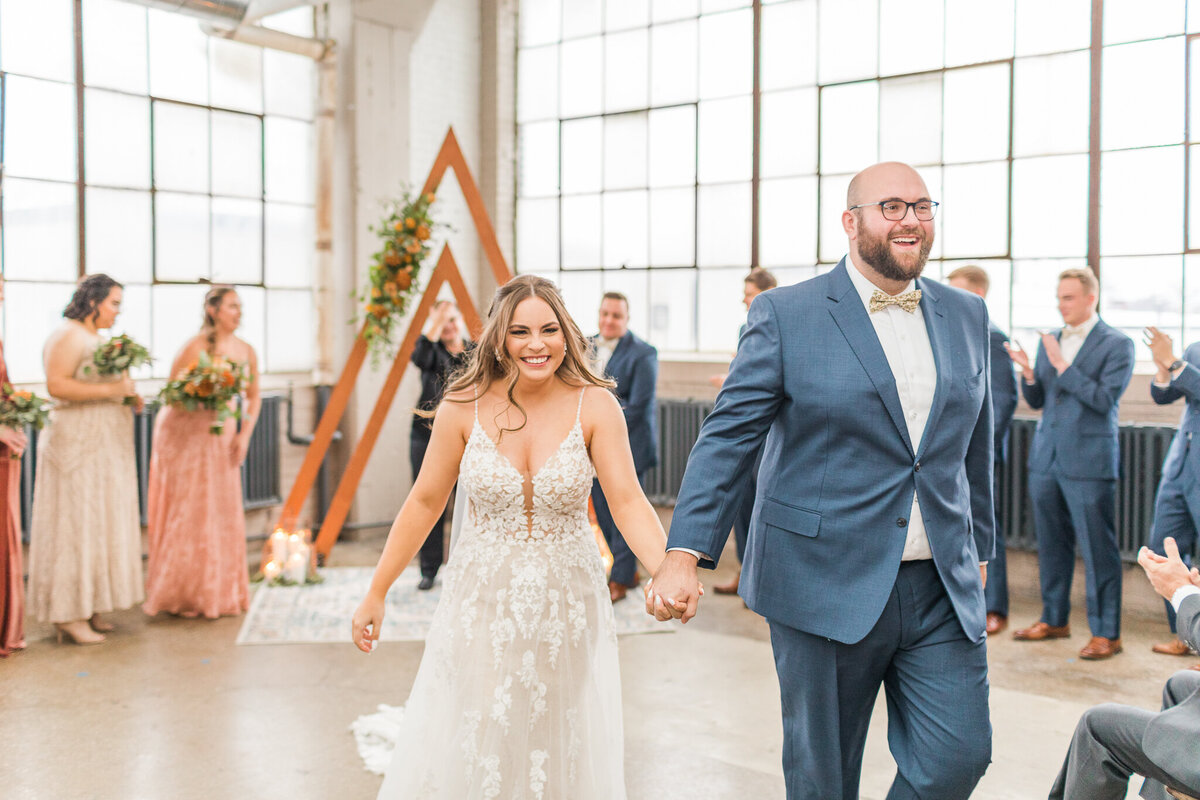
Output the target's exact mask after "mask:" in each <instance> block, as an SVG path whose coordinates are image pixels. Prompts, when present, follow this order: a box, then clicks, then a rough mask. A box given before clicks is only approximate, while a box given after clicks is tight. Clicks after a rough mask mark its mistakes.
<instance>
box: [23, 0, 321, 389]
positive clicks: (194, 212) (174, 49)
mask: <svg viewBox="0 0 1200 800" xmlns="http://www.w3.org/2000/svg"><path fill="white" fill-rule="evenodd" d="M264 24H266V25H268V26H270V27H275V28H279V29H281V30H285V31H287V32H288V33H294V34H298V35H302V36H312V35H313V11H312V9H311V8H308V9H299V10H297V11H293V12H287V13H285V14H281V15H277V16H276V17H272V18H268V19H267V20H266V21H265V22H264ZM77 31H78V32H79V33H81V37H79V42H80V43H81V44H79V45H78V46H77V38H76V32H77ZM314 82H315V67H314V65H313V63H312V61H311V60H310V59H307V58H304V57H301V56H295V55H290V54H284V53H279V52H274V51H270V50H263V49H261V48H257V47H251V46H248V45H244V44H239V43H236V42H231V41H227V40H223V39H215V38H210V37H208V36H206V35H205V34H204V33H203V32H202V31H201V30H200V27H199V25H198V23H197V21H196V20H194V19H192V18H189V17H186V16H181V15H178V14H172V13H168V12H163V11H157V10H147V9H145V8H142V7H139V6H137V5H134V4H130V3H126V2H119V1H118V0H37V2H31V1H30V0H0V97H2V100H3V102H2V104H0V108H2V110H3V117H2V120H0V123H2V125H3V127H2V129H0V130H2V138H0V147H2V153H3V164H4V171H3V177H2V180H0V192H2V199H0V214H2V215H3V216H2V221H3V245H2V250H0V253H2V255H0V258H2V261H0V264H2V267H3V273H4V276H5V278H6V279H7V287H6V295H7V297H6V302H5V319H4V333H5V341H6V343H7V345H8V347H7V349H6V352H5V356H6V358H7V360H8V365H9V370H10V374H11V375H12V379H13V380H14V381H38V380H41V379H42V364H41V342H42V341H44V340H45V338H46V336H47V335H48V334H49V332H50V330H52V329H53V327H54V326H56V325H58V324H59V322H60V320H61V318H60V316H59V314H60V312H61V310H62V308H63V307H64V306H65V305H66V303H67V300H68V299H69V297H70V295H71V292H72V290H73V287H74V283H75V281H76V280H77V279H78V277H79V276H80V274H81V273H82V272H83V271H84V270H85V269H86V272H88V273H95V272H105V273H107V274H109V275H111V276H112V277H114V278H116V279H117V280H119V281H121V282H122V283H124V284H125V296H124V304H123V311H122V314H121V318H120V319H119V320H118V322H117V326H116V328H115V329H116V330H123V331H125V332H127V333H129V334H131V335H132V336H134V337H135V338H136V339H138V340H139V341H141V342H143V343H145V344H147V345H148V346H149V347H150V348H151V349H152V351H153V352H154V354H155V357H156V359H157V361H156V363H155V366H154V370H153V372H154V375H155V376H162V375H164V374H165V373H166V370H167V369H169V367H170V363H171V359H172V357H173V356H174V354H175V352H176V350H177V349H178V348H179V347H180V346H181V345H182V344H183V342H184V341H185V340H186V338H187V337H188V336H190V335H192V334H193V333H194V332H195V331H196V330H197V329H198V328H199V325H200V322H201V304H202V298H203V295H204V293H205V291H206V290H207V287H206V286H205V285H204V283H202V281H210V282H212V283H230V284H235V285H236V286H237V288H238V293H239V294H240V295H241V298H242V303H243V306H244V313H243V318H242V329H241V331H240V335H242V336H243V337H244V338H245V339H246V340H247V341H249V342H250V343H251V344H252V345H254V347H255V349H256V350H257V351H258V353H259V358H260V364H261V365H262V366H263V368H264V369H265V370H267V371H272V372H282V371H303V370H307V369H310V368H311V367H312V361H313V350H314V343H315V336H316V335H315V329H314V325H315V314H314V312H313V293H312V286H313V269H312V263H313V225H314V219H313V125H312V120H313V112H314V100H315V83H314ZM269 331H275V332H276V333H274V334H271V333H269ZM284 331H286V333H283V332H284ZM296 331H312V334H311V336H308V337H306V336H303V335H301V336H297V335H295V332H296Z"/></svg>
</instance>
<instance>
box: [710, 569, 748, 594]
mask: <svg viewBox="0 0 1200 800" xmlns="http://www.w3.org/2000/svg"><path fill="white" fill-rule="evenodd" d="M741 582H742V573H740V572H739V573H738V574H737V575H736V576H735V577H734V579H733V580H731V581H730V582H729V583H720V584H717V585H716V586H714V587H713V591H714V592H716V593H717V594H737V593H738V585H739V584H740V583H741Z"/></svg>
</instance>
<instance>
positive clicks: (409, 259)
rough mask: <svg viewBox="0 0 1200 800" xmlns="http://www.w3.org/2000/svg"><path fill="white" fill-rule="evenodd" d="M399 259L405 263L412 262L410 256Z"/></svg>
mask: <svg viewBox="0 0 1200 800" xmlns="http://www.w3.org/2000/svg"><path fill="white" fill-rule="evenodd" d="M400 260H401V261H403V262H404V263H405V264H411V263H412V256H405V257H404V258H402V259H400Z"/></svg>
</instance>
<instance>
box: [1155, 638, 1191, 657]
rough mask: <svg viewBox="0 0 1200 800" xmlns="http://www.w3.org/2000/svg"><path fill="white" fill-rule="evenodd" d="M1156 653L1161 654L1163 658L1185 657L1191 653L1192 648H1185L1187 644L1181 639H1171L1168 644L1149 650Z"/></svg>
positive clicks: (1158, 645) (1164, 643) (1157, 645)
mask: <svg viewBox="0 0 1200 800" xmlns="http://www.w3.org/2000/svg"><path fill="white" fill-rule="evenodd" d="M1150 649H1151V650H1153V651H1154V652H1156V653H1162V654H1163V655H1164V656H1186V655H1189V654H1190V653H1191V652H1192V648H1190V647H1188V646H1187V642H1185V641H1183V640H1182V639H1172V640H1171V641H1169V642H1162V643H1161V644H1156V645H1154V646H1153V647H1151V648H1150Z"/></svg>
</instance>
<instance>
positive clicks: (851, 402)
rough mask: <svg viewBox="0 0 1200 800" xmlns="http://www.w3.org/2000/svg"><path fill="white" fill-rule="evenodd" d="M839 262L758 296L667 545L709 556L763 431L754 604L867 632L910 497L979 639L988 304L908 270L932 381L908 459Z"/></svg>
mask: <svg viewBox="0 0 1200 800" xmlns="http://www.w3.org/2000/svg"><path fill="white" fill-rule="evenodd" d="M847 268H849V269H853V268H854V267H853V266H850V265H847V262H846V260H845V259H843V260H842V262H841V263H840V264H838V266H837V267H836V268H835V269H834V270H833V271H832V272H829V273H826V274H824V275H820V276H818V277H816V278H813V279H812V280H809V281H805V282H804V283H800V284H796V285H794V286H788V287H783V288H779V289H775V290H772V291H770V292H765V293H763V294H761V295H759V296H758V297H757V298H755V300H754V303H753V304H752V305H751V307H750V315H749V320H748V326H747V329H746V332H745V334H744V336H743V338H742V340H741V343H740V344H739V346H738V352H737V356H736V357H735V358H734V361H733V364H732V365H731V367H730V371H729V377H728V379H726V381H725V385H724V387H723V388H722V389H721V393H720V394H719V395H718V396H717V402H716V406H715V408H714V409H713V412H712V414H710V415H709V417H708V418H707V419H706V420H705V422H704V425H703V427H702V428H701V431H700V437H699V440H698V441H697V442H696V446H695V447H694V448H693V450H692V453H691V456H690V457H689V459H688V465H687V471H686V473H685V475H684V479H683V486H682V488H681V489H680V492H679V499H678V503H677V505H676V506H675V513H674V517H673V519H672V522H671V535H670V539H669V542H668V547H685V548H689V549H692V550H696V551H699V552H701V553H705V554H708V555H711V556H713V557H719V555H720V553H721V551H722V549H723V548H724V545H725V540H726V537H728V535H729V530H730V527H731V525H732V524H733V518H734V515H735V514H736V513H737V508H738V506H739V505H740V504H741V501H742V497H741V494H742V493H743V492H744V491H748V488H747V485H746V482H745V481H743V480H742V479H741V478H742V476H743V475H744V474H745V473H746V472H747V471H748V470H750V469H751V468H752V466H753V463H754V457H755V454H756V453H757V451H758V449H759V447H760V446H763V442H764V438H765V449H764V451H763V460H762V467H761V471H760V472H759V479H758V498H757V501H756V503H755V507H754V516H753V519H752V521H751V530H750V539H749V544H748V546H747V549H746V560H745V563H744V564H743V566H742V578H741V595H742V597H743V598H744V599H745V601H746V603H747V605H749V606H750V608H752V609H753V610H754V611H756V612H757V613H759V614H762V615H763V616H765V617H767V618H768V619H771V620H775V621H778V622H781V623H783V624H785V625H788V626H790V627H793V628H796V629H799V630H801V631H806V632H808V633H811V634H814V635H818V636H824V637H828V638H830V639H834V640H836V641H839V642H845V643H853V642H857V641H859V640H860V639H862V638H863V637H864V636H866V634H867V633H868V632H869V631H870V630H871V628H872V627H873V626H874V625H875V623H876V621H877V620H878V619H879V617H880V614H881V613H882V611H883V609H884V605H885V604H886V603H887V600H888V597H889V596H890V594H891V591H892V587H893V585H894V583H895V579H896V573H897V570H898V569H899V567H900V557H901V554H902V553H903V550H904V543H905V535H906V534H907V532H908V528H907V524H908V517H909V515H910V513H911V510H912V501H913V492H914V491H915V492H916V494H917V498H918V501H919V503H920V507H921V515H922V517H923V519H924V520H925V528H926V531H927V534H928V538H929V545H930V548H931V550H932V551H933V557H934V561H935V563H936V566H937V571H938V575H939V576H940V577H941V580H942V582H943V584H944V585H945V588H946V591H947V593H948V595H949V597H950V600H951V602H952V603H953V605H954V608H955V611H956V612H957V615H958V619H959V621H960V623H961V624H962V627H963V630H964V632H965V633H966V635H967V637H968V638H970V639H972V640H978V639H980V638H982V637H983V635H984V600H983V591H982V586H981V584H980V576H979V562H981V561H986V560H988V559H990V558H991V557H992V555H993V546H994V522H993V510H992V447H993V440H992V403H991V397H990V395H991V390H990V386H989V384H990V371H989V360H990V356H989V334H988V316H987V311H986V309H985V307H984V304H983V300H982V299H980V298H979V297H976V296H974V295H971V294H968V293H966V292H963V291H960V290H957V289H952V288H950V287H947V286H943V285H942V284H939V283H936V282H934V281H931V280H926V279H924V278H922V279H918V281H917V287H918V288H919V289H921V291H922V294H923V296H922V298H921V310H922V313H923V315H924V318H925V325H926V328H927V329H928V331H929V341H930V344H931V345H932V348H933V355H934V360H935V362H936V364H937V372H938V377H937V388H936V391H935V393H934V398H933V405H932V407H931V409H930V413H929V420H928V423H927V425H926V428H925V431H924V433H923V434H922V438H921V443H920V446H919V447H918V448H917V449H916V451H915V452H914V450H913V447H912V444H911V442H910V439H909V434H908V428H907V425H906V424H905V420H904V415H903V411H902V409H901V406H900V399H899V395H898V394H897V390H896V382H895V379H894V378H893V377H892V372H891V369H890V367H889V366H888V362H887V358H886V356H885V355H884V352H883V348H882V347H881V346H880V344H879V339H878V337H877V336H876V334H875V329H874V327H873V326H872V324H871V320H870V318H869V317H868V316H867V311H866V309H865V308H864V306H863V303H862V300H861V299H860V297H859V295H858V293H857V292H856V291H855V289H854V286H853V284H852V283H851V282H850V277H849V275H848V274H847V272H846V270H847ZM702 565H704V566H713V564H712V562H711V561H707V562H702Z"/></svg>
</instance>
